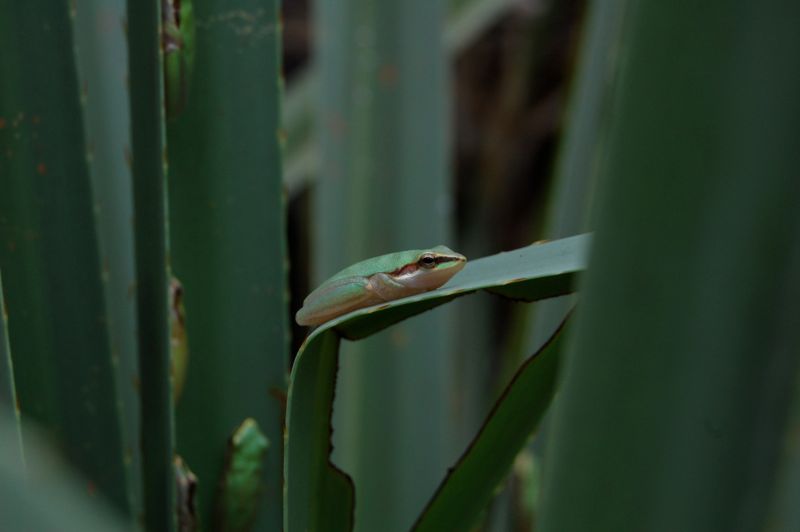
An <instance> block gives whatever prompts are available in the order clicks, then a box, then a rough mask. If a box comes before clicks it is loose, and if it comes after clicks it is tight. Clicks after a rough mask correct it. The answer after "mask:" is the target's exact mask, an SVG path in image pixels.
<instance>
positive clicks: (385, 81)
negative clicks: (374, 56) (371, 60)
mask: <svg viewBox="0 0 800 532" xmlns="http://www.w3.org/2000/svg"><path fill="white" fill-rule="evenodd" d="M398 77H399V74H398V71H397V67H396V66H395V65H382V66H381V68H380V69H379V70H378V82H379V83H380V84H381V85H383V86H384V87H394V86H395V85H397V78H398Z"/></svg>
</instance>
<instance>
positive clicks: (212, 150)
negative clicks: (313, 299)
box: [167, 0, 288, 531]
mask: <svg viewBox="0 0 800 532" xmlns="http://www.w3.org/2000/svg"><path fill="white" fill-rule="evenodd" d="M278 4H279V2H278V1H277V0H267V1H264V0H233V1H231V0H194V1H193V8H194V18H195V28H196V30H195V45H194V68H193V71H192V75H191V78H190V79H189V83H188V86H187V92H186V103H185V106H184V108H183V110H182V112H181V113H180V115H178V116H177V117H176V118H175V119H174V120H172V121H170V122H169V123H168V128H167V134H168V147H169V150H168V151H169V207H170V237H171V238H170V250H171V257H172V266H173V270H174V273H175V275H176V276H177V277H178V278H180V280H181V282H182V283H183V286H184V288H185V298H184V302H185V305H186V332H187V337H188V342H189V351H190V353H191V360H190V361H189V364H188V370H187V374H186V384H185V386H184V390H183V394H182V396H181V399H180V402H179V403H178V404H177V414H176V416H177V420H176V421H177V439H178V449H179V452H180V454H181V455H182V456H183V457H184V458H185V459H186V461H187V462H188V463H189V464H191V466H192V469H193V470H194V471H195V473H196V474H197V477H198V478H199V480H200V482H199V487H198V509H199V514H200V521H201V523H203V524H204V526H207V524H209V523H213V522H214V521H213V512H214V508H215V507H216V501H215V500H214V498H215V496H216V494H217V488H218V485H219V482H220V474H221V473H222V470H223V464H224V461H225V451H226V447H227V441H228V438H229V436H230V433H231V430H233V428H234V427H236V426H237V425H238V424H239V423H241V422H242V420H243V419H245V418H248V417H252V418H253V419H255V420H256V421H257V422H258V425H259V427H260V428H261V430H262V431H263V432H264V435H265V436H266V437H267V438H268V439H269V440H270V441H273V442H279V441H281V439H282V429H281V425H282V419H283V408H282V406H283V396H284V393H285V387H286V369H287V366H288V309H287V306H288V305H287V300H288V295H287V284H286V254H285V241H284V238H285V227H284V206H283V190H282V183H281V149H280V139H279V137H280V134H279V117H280V109H279V101H280V89H281V87H280V85H281V81H280V61H279V58H280V38H281V35H280V22H279V19H278ZM262 482H263V486H264V490H263V492H262V493H261V495H260V498H259V501H258V505H259V512H258V519H257V522H256V529H257V530H270V531H271V530H278V529H280V526H281V508H282V502H281V501H282V487H281V482H282V481H281V455H280V453H267V455H266V463H265V467H264V469H263V478H262Z"/></svg>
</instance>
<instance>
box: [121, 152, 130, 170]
mask: <svg viewBox="0 0 800 532" xmlns="http://www.w3.org/2000/svg"><path fill="white" fill-rule="evenodd" d="M122 155H123V157H125V164H126V165H127V166H128V169H129V170H130V169H131V168H132V167H133V154H132V153H131V148H130V146H123V148H122Z"/></svg>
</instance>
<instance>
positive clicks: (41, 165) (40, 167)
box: [36, 163, 47, 175]
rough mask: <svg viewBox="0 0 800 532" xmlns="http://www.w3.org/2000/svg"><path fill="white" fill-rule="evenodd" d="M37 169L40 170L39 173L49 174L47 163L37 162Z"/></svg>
mask: <svg viewBox="0 0 800 532" xmlns="http://www.w3.org/2000/svg"><path fill="white" fill-rule="evenodd" d="M36 171H37V172H39V175H47V165H46V164H44V163H39V164H37V165H36Z"/></svg>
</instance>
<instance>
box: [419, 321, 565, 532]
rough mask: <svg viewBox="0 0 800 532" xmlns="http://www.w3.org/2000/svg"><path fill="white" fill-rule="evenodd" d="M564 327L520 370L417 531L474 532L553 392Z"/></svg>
mask: <svg viewBox="0 0 800 532" xmlns="http://www.w3.org/2000/svg"><path fill="white" fill-rule="evenodd" d="M565 323H566V322H565ZM564 328H565V325H564V324H562V325H561V327H559V328H558V329H557V330H556V331H555V333H554V334H553V336H551V337H550V339H549V340H548V341H547V342H546V343H545V345H544V346H543V347H542V348H541V349H540V350H539V351H538V352H537V353H535V354H534V355H533V356H531V357H530V358H528V360H526V361H525V362H524V363H523V364H522V367H520V368H519V370H518V371H517V373H516V375H515V376H514V378H513V379H512V380H511V383H510V384H509V385H508V387H506V389H505V390H504V392H503V394H502V395H501V396H500V398H499V399H498V401H497V403H495V405H494V408H492V410H491V412H489V415H488V417H487V419H486V422H485V423H484V425H483V427H481V430H480V432H478V435H477V436H476V437H475V438H474V439H473V440H472V442H471V443H470V445H469V447H467V450H466V451H465V453H464V454H463V455H462V456H461V458H460V459H459V461H458V463H457V464H456V465H455V466H454V467H453V469H451V470H450V472H449V473H448V475H447V477H446V478H445V480H444V481H443V482H442V484H441V486H439V489H438V491H437V492H436V495H434V497H433V498H432V499H431V501H430V502H429V503H428V506H427V507H426V508H425V510H424V511H423V513H422V515H420V517H419V519H418V520H417V522H416V524H415V525H414V530H415V531H416V532H423V531H431V532H436V531H439V530H470V527H471V526H472V525H473V524H474V523H475V520H476V519H477V518H478V516H479V515H480V514H481V512H482V511H483V510H484V509H485V508H486V505H487V504H488V503H489V501H490V500H491V499H492V497H493V496H494V493H495V490H496V489H497V486H498V485H499V484H500V482H501V481H502V480H503V478H504V477H505V476H506V474H507V473H508V471H509V469H511V465H512V464H513V463H514V459H515V458H516V456H517V455H518V453H519V452H520V451H521V450H522V448H523V447H524V446H525V444H526V442H527V441H528V439H529V438H530V436H531V434H532V433H533V431H534V430H536V428H537V427H538V425H539V422H540V421H541V419H542V416H543V415H544V413H545V411H546V410H547V408H548V406H549V405H550V401H551V400H552V398H553V395H554V394H555V391H556V377H557V375H558V366H559V358H560V354H561V351H562V349H563V347H562V346H563V344H564V342H565V338H564V337H565V336H566V331H565V330H564Z"/></svg>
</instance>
